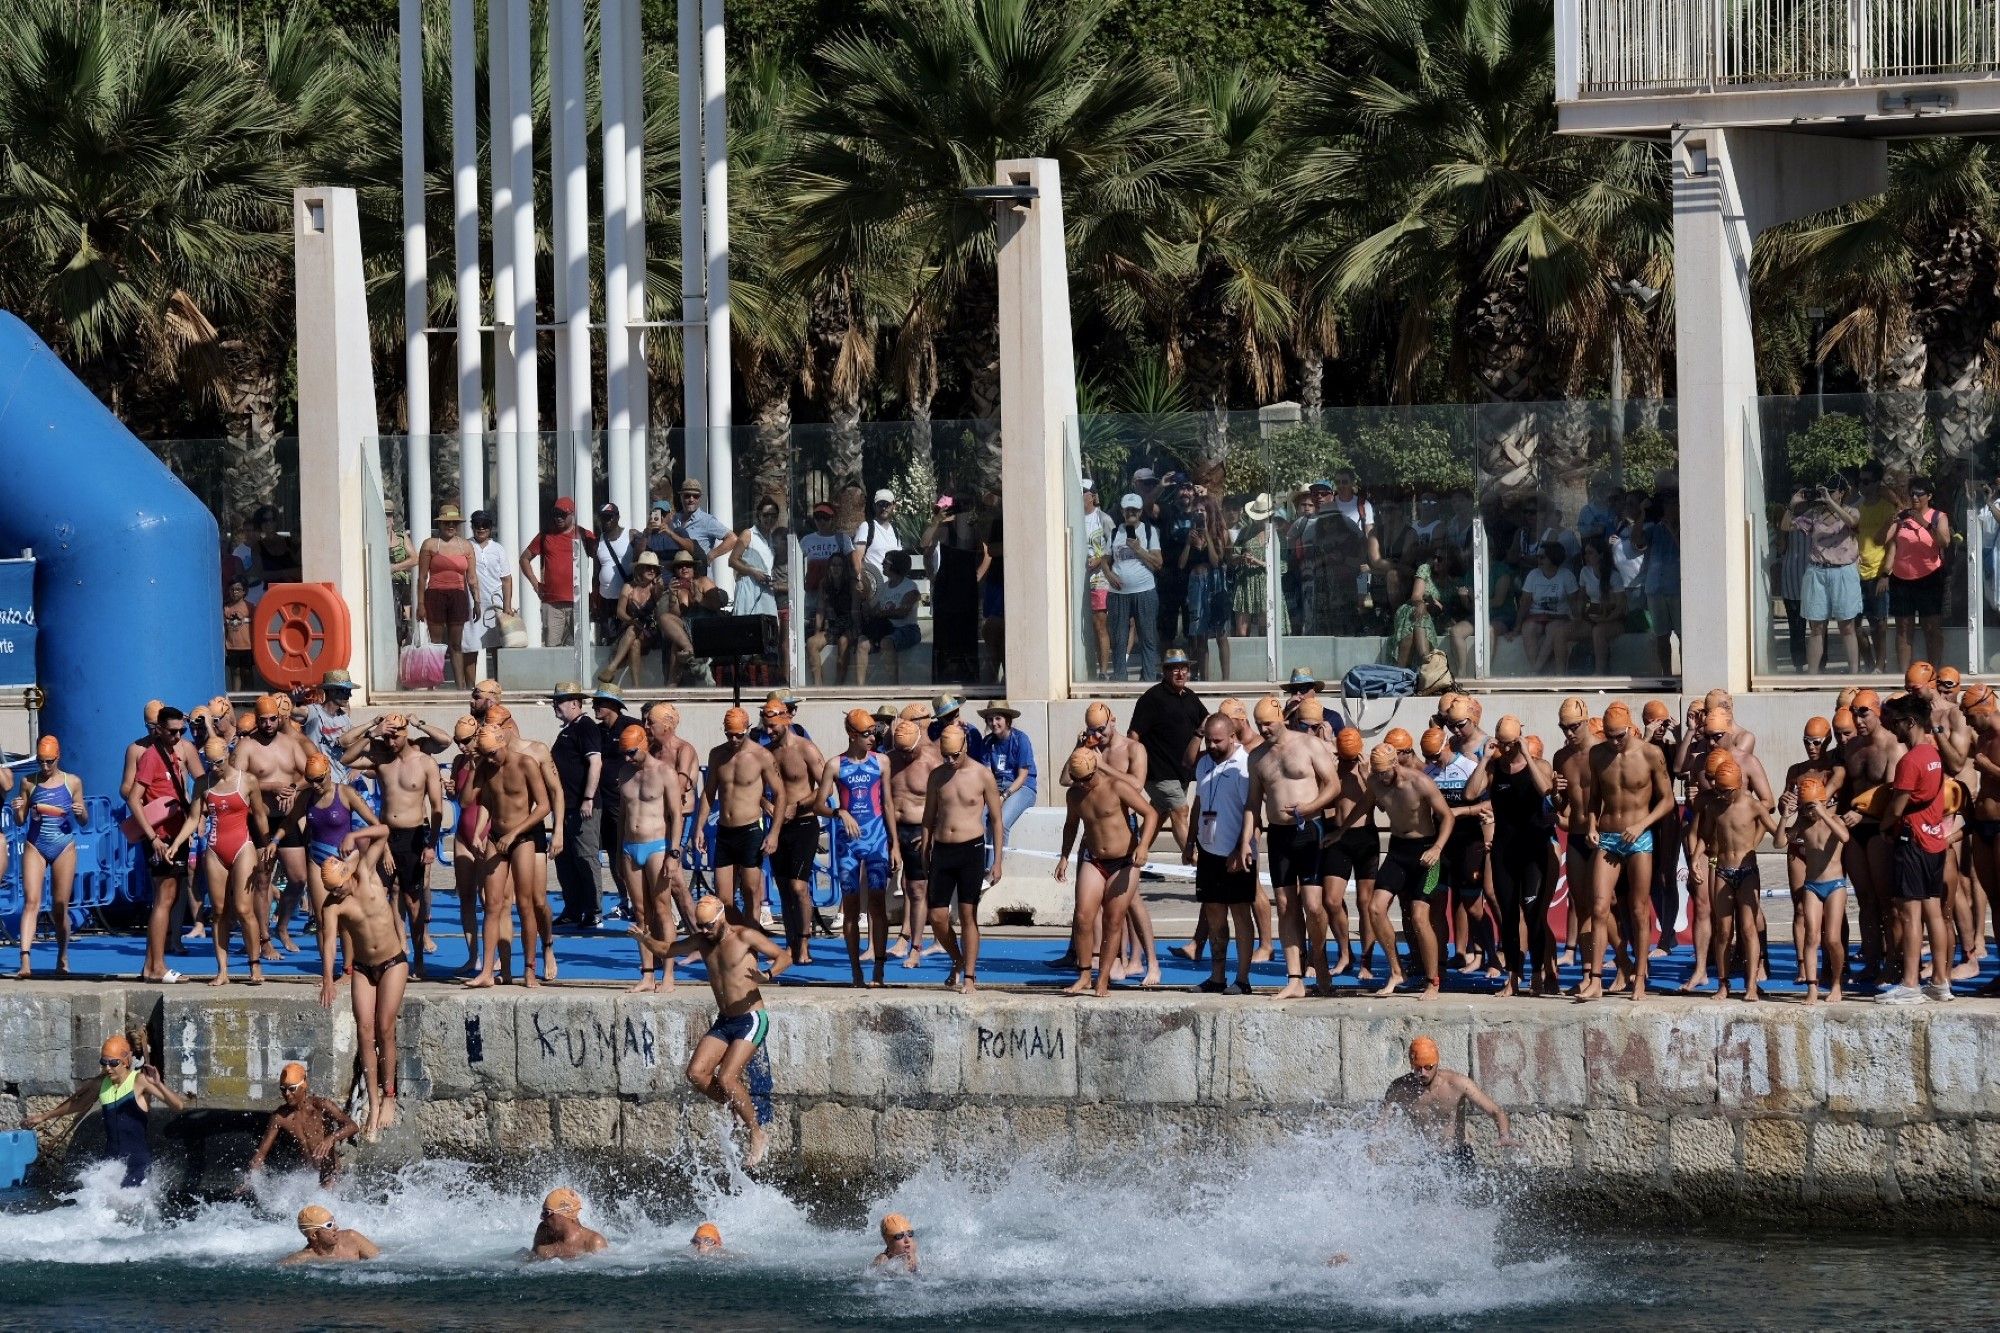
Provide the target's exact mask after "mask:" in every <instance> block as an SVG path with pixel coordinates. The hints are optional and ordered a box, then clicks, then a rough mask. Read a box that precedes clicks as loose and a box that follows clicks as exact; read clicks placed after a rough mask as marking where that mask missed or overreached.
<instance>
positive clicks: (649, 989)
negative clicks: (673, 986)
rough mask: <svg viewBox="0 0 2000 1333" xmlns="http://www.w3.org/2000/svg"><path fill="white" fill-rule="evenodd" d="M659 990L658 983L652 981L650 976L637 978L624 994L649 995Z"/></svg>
mask: <svg viewBox="0 0 2000 1333" xmlns="http://www.w3.org/2000/svg"><path fill="white" fill-rule="evenodd" d="M659 989H660V983H659V982H657V981H655V980H653V978H652V977H650V976H644V977H641V978H639V979H638V980H637V981H635V982H633V983H632V985H631V986H629V987H628V988H627V989H626V991H625V993H626V994H627V995H651V994H653V993H654V992H655V991H657V990H659Z"/></svg>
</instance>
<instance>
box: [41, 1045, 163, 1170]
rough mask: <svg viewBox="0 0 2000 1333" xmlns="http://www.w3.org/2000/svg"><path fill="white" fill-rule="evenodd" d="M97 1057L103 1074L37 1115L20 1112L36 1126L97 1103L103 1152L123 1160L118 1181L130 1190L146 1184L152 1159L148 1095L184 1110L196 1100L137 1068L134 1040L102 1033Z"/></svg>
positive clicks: (84, 1110)
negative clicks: (102, 1117)
mask: <svg viewBox="0 0 2000 1333" xmlns="http://www.w3.org/2000/svg"><path fill="white" fill-rule="evenodd" d="M97 1056H98V1059H97V1064H98V1067H99V1068H100V1069H102V1070H103V1071H104V1072H103V1075H102V1076H101V1077H98V1078H94V1079H86V1080H84V1083H83V1086H82V1087H80V1088H78V1089H77V1090H76V1091H75V1092H73V1093H71V1094H70V1095H69V1096H67V1097H65V1098H63V1099H62V1100H61V1101H60V1102H57V1103H56V1104H55V1105H54V1106H51V1107H50V1108H49V1109H48V1110H46V1111H44V1112H42V1113H41V1114H40V1115H31V1116H24V1117H22V1119H21V1128H22V1129H34V1128H35V1127H37V1126H39V1125H44V1124H47V1123H48V1122H49V1121H51V1120H62V1119H65V1118H67V1117H69V1116H73V1115H82V1114H84V1113H86V1112H88V1111H89V1110H90V1108H91V1107H92V1106H95V1107H97V1108H98V1110H99V1111H100V1112H102V1113H103V1116H104V1152H105V1156H106V1157H109V1158H111V1159H113V1160H115V1161H121V1162H123V1163H125V1178H124V1179H123V1180H122V1181H120V1182H119V1183H120V1184H121V1185H122V1186H123V1187H124V1188H126V1189H128V1190H129V1189H136V1188H138V1187H139V1186H140V1185H143V1184H145V1183H146V1168H147V1167H148V1166H151V1165H152V1162H153V1150H152V1147H151V1146H150V1145H149V1144H148V1142H147V1140H146V1113H147V1111H148V1110H150V1109H151V1106H152V1099H153V1098H155V1097H158V1098H159V1099H160V1100H161V1101H163V1102H165V1103H166V1104H167V1105H168V1106H171V1107H173V1108H174V1110H176V1111H182V1110H185V1109H187V1104H188V1102H190V1101H192V1100H194V1094H192V1093H189V1094H188V1096H187V1097H185V1098H183V1097H181V1096H180V1095H178V1094H177V1093H175V1092H174V1090H173V1089H172V1088H170V1087H168V1086H167V1085H166V1084H165V1083H162V1082H161V1081H160V1080H158V1079H156V1078H154V1077H153V1076H152V1075H151V1074H149V1073H147V1072H146V1071H145V1070H144V1069H141V1068H139V1066H138V1065H137V1063H136V1062H135V1061H134V1060H133V1058H132V1043H131V1042H129V1041H127V1040H126V1039H125V1038H123V1037H106V1038H105V1039H104V1044H103V1045H102V1046H100V1047H99V1048H98V1051H97Z"/></svg>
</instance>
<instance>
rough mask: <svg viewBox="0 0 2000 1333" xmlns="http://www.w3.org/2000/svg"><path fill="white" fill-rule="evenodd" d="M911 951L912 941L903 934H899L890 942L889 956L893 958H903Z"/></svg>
mask: <svg viewBox="0 0 2000 1333" xmlns="http://www.w3.org/2000/svg"><path fill="white" fill-rule="evenodd" d="M909 951H910V942H909V941H908V940H906V939H904V938H903V937H902V936H901V935H898V936H897V937H896V938H895V939H894V940H892V941H890V943H889V956H890V957H891V958H901V957H902V956H903V955H904V954H907V953H908V952H909Z"/></svg>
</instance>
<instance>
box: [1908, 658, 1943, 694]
mask: <svg viewBox="0 0 2000 1333" xmlns="http://www.w3.org/2000/svg"><path fill="white" fill-rule="evenodd" d="M1936 680H1937V668H1936V667H1934V666H1932V665H1931V664H1930V663H1929V662H1912V663H1910V664H1909V666H1907V667H1905V668H1903V688H1904V689H1906V690H1920V689H1922V688H1923V687H1924V686H1926V685H1929V684H1932V683H1933V682H1935V681H1936Z"/></svg>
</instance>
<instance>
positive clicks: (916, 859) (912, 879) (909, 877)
mask: <svg viewBox="0 0 2000 1333" xmlns="http://www.w3.org/2000/svg"><path fill="white" fill-rule="evenodd" d="M896 850H897V851H899V852H900V853H902V857H903V883H905V884H921V883H923V882H924V881H925V880H927V879H929V878H930V877H931V872H930V867H929V866H927V865H925V864H924V826H923V825H922V824H898V825H896Z"/></svg>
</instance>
